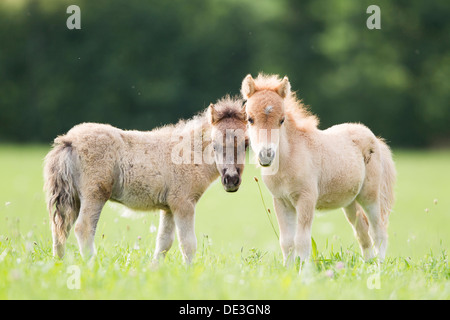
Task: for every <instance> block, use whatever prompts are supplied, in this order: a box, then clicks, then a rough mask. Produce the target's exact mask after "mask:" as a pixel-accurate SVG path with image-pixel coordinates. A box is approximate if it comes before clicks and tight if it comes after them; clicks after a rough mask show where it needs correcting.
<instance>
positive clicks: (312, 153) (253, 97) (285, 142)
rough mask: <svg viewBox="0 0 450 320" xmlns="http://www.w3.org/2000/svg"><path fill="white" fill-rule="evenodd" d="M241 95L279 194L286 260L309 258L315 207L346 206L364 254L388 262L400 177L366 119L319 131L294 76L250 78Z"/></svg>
mask: <svg viewBox="0 0 450 320" xmlns="http://www.w3.org/2000/svg"><path fill="white" fill-rule="evenodd" d="M241 92H242V95H243V97H244V98H245V99H246V112H247V116H248V122H249V129H248V134H249V138H250V143H251V146H252V149H253V150H254V152H255V154H256V156H257V157H258V161H259V163H260V165H261V166H262V172H261V173H262V177H263V180H264V182H265V184H266V185H267V187H268V188H269V190H270V192H271V193H272V195H273V201H274V207H275V211H276V215H277V220H278V224H279V228H280V245H281V250H282V252H283V258H284V262H285V264H286V265H288V264H289V263H290V262H291V261H292V260H293V259H294V258H295V257H300V260H301V261H304V260H305V259H307V258H308V257H309V255H310V248H311V225H312V222H313V216H314V210H315V209H319V210H320V209H324V210H328V209H335V208H341V207H342V208H343V209H344V212H345V214H346V216H347V219H348V221H349V222H350V223H351V225H352V226H353V229H354V231H355V234H356V237H357V239H358V242H359V244H360V247H361V250H362V253H363V256H364V258H365V259H370V258H373V257H375V253H377V254H378V257H379V258H380V259H381V260H383V259H384V257H385V254H386V246H387V241H388V234H387V225H388V218H389V213H390V211H391V209H392V206H393V202H394V190H393V188H394V183H395V175H396V173H395V167H394V162H393V160H392V155H391V152H390V150H389V147H388V146H387V145H386V143H384V142H383V140H382V139H379V138H377V137H376V136H375V135H374V134H373V133H372V132H371V131H370V130H369V129H368V128H367V127H365V126H363V125H361V124H354V123H345V124H340V125H335V126H333V127H331V128H329V129H326V130H319V129H318V128H317V125H318V120H317V118H316V117H315V116H314V115H312V114H311V113H309V112H308V111H307V110H306V108H305V107H304V105H303V104H302V103H301V101H299V100H298V99H297V98H296V95H295V93H293V92H291V90H290V83H289V80H288V78H287V77H285V78H284V79H282V80H281V79H280V78H279V77H278V76H273V75H263V74H260V75H259V76H258V77H257V78H256V79H253V78H252V76H251V75H248V76H247V77H246V78H245V79H244V81H243V83H242V88H241ZM374 249H375V250H374Z"/></svg>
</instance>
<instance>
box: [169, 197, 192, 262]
mask: <svg viewBox="0 0 450 320" xmlns="http://www.w3.org/2000/svg"><path fill="white" fill-rule="evenodd" d="M194 213H195V205H194V204H192V203H191V202H186V203H183V204H181V205H180V206H178V207H177V208H174V210H173V215H174V220H175V226H176V230H177V236H178V241H179V245H180V250H181V253H182V255H183V260H184V262H185V263H186V264H190V263H191V262H192V259H193V258H194V255H195V252H196V251H197V238H196V236H195V228H194Z"/></svg>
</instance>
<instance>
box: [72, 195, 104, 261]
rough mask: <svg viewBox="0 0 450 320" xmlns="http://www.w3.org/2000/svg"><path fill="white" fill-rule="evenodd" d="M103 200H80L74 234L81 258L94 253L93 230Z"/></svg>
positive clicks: (95, 226) (88, 256)
mask: <svg viewBox="0 0 450 320" xmlns="http://www.w3.org/2000/svg"><path fill="white" fill-rule="evenodd" d="M105 202H106V201H105V200H98V199H83V200H81V208H80V214H79V216H78V219H77V221H76V223H75V236H76V238H77V241H78V246H79V248H80V252H81V256H82V257H83V258H90V257H92V256H93V255H95V253H96V251H95V245H94V238H95V230H96V228H97V222H98V219H99V218H100V213H101V212H102V209H103V206H104V205H105Z"/></svg>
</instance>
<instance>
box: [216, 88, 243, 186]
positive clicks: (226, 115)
mask: <svg viewBox="0 0 450 320" xmlns="http://www.w3.org/2000/svg"><path fill="white" fill-rule="evenodd" d="M242 104H243V101H242V100H241V99H235V98H231V97H229V96H226V97H225V98H222V99H221V100H219V101H218V102H217V103H216V104H210V106H209V108H208V117H209V123H210V125H211V140H212V144H213V149H214V160H215V163H216V166H217V170H218V171H219V172H220V176H221V180H222V185H223V187H224V188H225V190H226V191H227V192H235V191H237V190H238V189H239V186H240V184H241V175H242V172H243V171H244V162H245V149H246V148H247V146H248V139H247V138H246V132H247V116H246V114H245V110H244V108H243V107H242Z"/></svg>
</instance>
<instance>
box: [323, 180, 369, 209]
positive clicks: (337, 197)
mask: <svg viewBox="0 0 450 320" xmlns="http://www.w3.org/2000/svg"><path fill="white" fill-rule="evenodd" d="M361 187H362V182H361V183H358V184H355V185H354V186H353V187H351V188H348V189H347V190H344V191H339V192H332V193H325V194H321V195H320V196H319V198H318V199H317V203H316V209H317V210H333V209H338V208H342V207H346V206H348V205H349V204H351V203H352V202H353V201H354V200H355V199H356V197H357V195H358V194H359V191H360V190H361Z"/></svg>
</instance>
